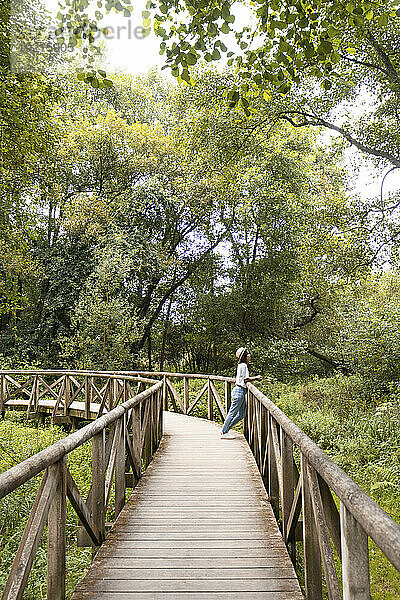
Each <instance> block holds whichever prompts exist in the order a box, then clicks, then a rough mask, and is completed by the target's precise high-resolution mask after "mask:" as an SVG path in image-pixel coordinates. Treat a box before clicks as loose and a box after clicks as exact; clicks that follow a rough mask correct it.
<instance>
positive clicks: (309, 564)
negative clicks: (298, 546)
mask: <svg viewBox="0 0 400 600" xmlns="http://www.w3.org/2000/svg"><path fill="white" fill-rule="evenodd" d="M307 467H308V462H307V460H306V458H305V457H304V455H303V454H302V455H301V478H302V479H301V482H302V495H303V547H304V579H305V588H306V600H322V574H321V555H320V550H319V542H318V537H317V533H316V527H315V520H314V513H313V506H312V500H311V494H310V486H309V482H308V476H307Z"/></svg>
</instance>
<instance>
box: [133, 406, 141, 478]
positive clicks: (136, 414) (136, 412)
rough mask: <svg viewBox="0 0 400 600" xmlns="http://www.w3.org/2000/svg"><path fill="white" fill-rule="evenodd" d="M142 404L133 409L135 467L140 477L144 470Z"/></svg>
mask: <svg viewBox="0 0 400 600" xmlns="http://www.w3.org/2000/svg"><path fill="white" fill-rule="evenodd" d="M140 412H141V404H138V405H136V406H134V407H133V408H132V445H133V450H134V455H135V467H136V472H137V474H138V476H139V477H140V474H141V469H142V446H141V434H140V432H141V426H140Z"/></svg>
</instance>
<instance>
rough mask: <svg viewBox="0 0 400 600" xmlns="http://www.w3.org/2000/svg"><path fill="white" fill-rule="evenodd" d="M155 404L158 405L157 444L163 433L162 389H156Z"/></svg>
mask: <svg viewBox="0 0 400 600" xmlns="http://www.w3.org/2000/svg"><path fill="white" fill-rule="evenodd" d="M157 403H158V404H157V405H158V444H159V443H160V441H161V438H162V434H163V420H164V415H163V403H162V390H158V392H157Z"/></svg>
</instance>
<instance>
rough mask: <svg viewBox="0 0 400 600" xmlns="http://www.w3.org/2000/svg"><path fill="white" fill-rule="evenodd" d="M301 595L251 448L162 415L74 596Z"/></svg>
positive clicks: (296, 598) (269, 599)
mask: <svg viewBox="0 0 400 600" xmlns="http://www.w3.org/2000/svg"><path fill="white" fill-rule="evenodd" d="M141 598H143V599H146V598H154V599H160V600H161V599H168V600H175V598H179V599H182V600H183V599H189V598H190V599H193V600H195V599H197V598H202V599H203V600H219V599H238V598H243V599H249V600H250V599H251V600H253V599H254V600H257V599H258V598H262V599H263V600H303V596H302V594H301V591H300V587H299V584H298V581H297V578H296V575H295V572H294V570H293V567H292V564H291V561H290V559H289V556H288V554H287V552H286V548H285V545H284V543H283V540H282V537H281V534H280V532H279V530H278V527H277V525H276V521H275V519H274V516H273V513H272V510H271V508H270V504H269V503H268V501H267V499H266V494H265V490H264V487H263V485H262V481H261V478H260V475H259V472H258V469H257V466H256V464H255V461H254V458H253V456H252V454H251V452H250V449H249V447H248V445H247V443H246V441H245V440H244V438H243V437H242V436H239V435H238V438H237V439H235V440H221V439H220V438H219V427H218V426H217V425H216V424H215V423H211V422H209V421H205V420H201V419H196V418H194V417H188V416H184V415H178V414H173V413H165V435H164V438H163V440H162V442H161V445H160V448H159V450H158V451H157V453H156V455H155V457H154V459H153V461H152V463H151V465H150V466H149V467H148V469H147V471H146V473H145V474H144V476H143V478H142V479H141V480H140V482H139V484H138V485H137V487H136V489H135V490H134V492H133V494H132V495H131V497H130V499H129V501H128V502H127V504H126V506H125V508H124V509H123V511H122V512H121V514H120V516H119V518H118V520H117V521H116V523H115V525H114V528H113V530H112V532H111V533H110V535H109V536H108V537H107V539H106V541H105V543H104V544H103V546H102V547H101V548H100V550H99V551H98V553H97V555H96V557H95V560H94V562H93V564H92V565H91V567H90V568H89V570H88V572H87V574H86V576H85V577H84V578H83V580H82V581H81V582H80V584H79V585H78V587H77V589H76V590H75V592H74V594H73V596H72V600H138V599H141Z"/></svg>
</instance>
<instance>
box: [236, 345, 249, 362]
mask: <svg viewBox="0 0 400 600" xmlns="http://www.w3.org/2000/svg"><path fill="white" fill-rule="evenodd" d="M248 354H249V351H248V350H247V348H245V350H243V352H242V354H241V355H240V356H239V358H238V364H239V365H240V363H243V362H246V358H247V355H248Z"/></svg>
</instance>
